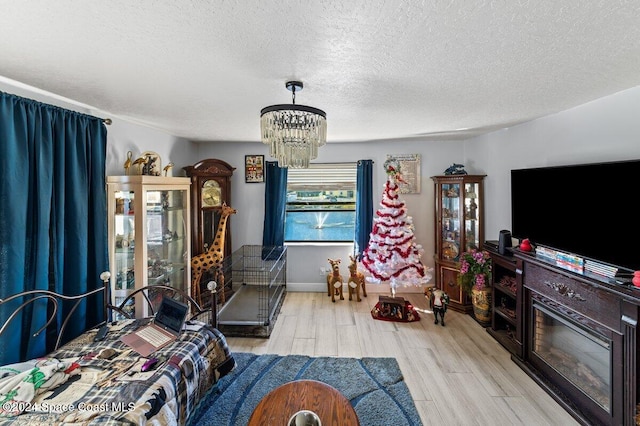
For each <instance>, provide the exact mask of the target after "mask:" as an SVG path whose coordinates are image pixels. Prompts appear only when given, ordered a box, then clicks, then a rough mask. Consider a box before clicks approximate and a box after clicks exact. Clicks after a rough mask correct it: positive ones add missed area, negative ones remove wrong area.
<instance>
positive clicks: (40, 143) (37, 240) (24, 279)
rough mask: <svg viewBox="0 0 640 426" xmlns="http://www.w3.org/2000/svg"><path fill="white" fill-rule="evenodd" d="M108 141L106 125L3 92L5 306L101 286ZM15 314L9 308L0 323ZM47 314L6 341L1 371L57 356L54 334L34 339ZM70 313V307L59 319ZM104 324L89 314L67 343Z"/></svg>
mask: <svg viewBox="0 0 640 426" xmlns="http://www.w3.org/2000/svg"><path fill="white" fill-rule="evenodd" d="M106 139H107V130H106V127H105V125H104V124H103V122H102V120H101V119H99V118H96V117H91V116H88V115H84V114H80V113H77V112H73V111H69V110H65V109H62V108H58V107H55V106H52V105H46V104H43V103H40V102H36V101H33V100H29V99H25V98H21V97H18V96H15V95H10V94H6V93H2V92H0V298H5V297H7V296H9V295H12V294H15V293H19V292H21V291H25V290H35V289H44V290H51V291H56V292H59V293H63V294H66V295H76V294H79V293H82V292H85V291H88V290H93V289H95V288H97V287H99V286H101V285H102V283H101V281H100V279H99V275H100V273H101V272H102V271H104V270H107V269H108V252H107V218H106V215H107V206H106V190H105V158H106ZM17 305H18V303H16V305H15V306H17ZM5 308H6V309H5ZM12 308H13V307H12V306H8V307H7V306H4V307H3V309H2V312H0V323H4V322H5V321H6V320H7V318H8V316H9V314H10V313H11V312H12V311H13V309H12ZM47 309H51V306H48V305H47V302H46V301H44V300H43V301H38V302H36V304H35V305H31V307H30V308H29V309H27V310H24V311H23V313H22V314H21V315H20V316H18V317H17V318H15V319H14V320H13V321H12V323H11V327H10V329H9V330H7V332H5V333H4V334H3V335H2V336H0V365H1V364H7V363H12V362H17V361H20V360H24V359H31V358H34V357H39V356H42V355H44V354H46V353H47V352H49V351H50V350H51V349H52V348H53V345H54V344H55V341H56V339H57V337H58V329H56V328H55V327H54V328H53V329H48V330H47V332H46V333H41V334H40V335H39V336H38V337H37V338H29V335H31V334H33V333H34V332H35V331H37V330H38V329H40V328H41V327H42V326H43V325H44V324H45V320H46V317H47ZM69 309H70V305H64V306H62V309H60V310H59V312H58V316H59V318H61V317H63V316H64V315H65V314H66V312H68V310H69ZM103 314H104V311H103V301H102V300H97V298H96V303H95V305H91V306H86V304H83V305H82V306H80V307H79V309H78V310H77V311H76V313H75V314H74V316H73V319H72V321H71V323H70V324H69V326H68V327H67V328H68V330H67V332H66V333H65V337H64V340H65V341H67V340H69V339H71V338H73V337H75V336H77V335H78V334H80V333H82V332H83V331H84V330H85V329H86V328H88V327H91V326H93V325H95V324H96V323H98V322H99V321H101V320H102V318H103Z"/></svg>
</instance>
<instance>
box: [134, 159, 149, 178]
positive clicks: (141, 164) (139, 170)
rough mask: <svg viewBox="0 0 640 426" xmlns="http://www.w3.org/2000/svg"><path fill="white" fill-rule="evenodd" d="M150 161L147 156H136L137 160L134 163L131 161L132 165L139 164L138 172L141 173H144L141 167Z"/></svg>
mask: <svg viewBox="0 0 640 426" xmlns="http://www.w3.org/2000/svg"><path fill="white" fill-rule="evenodd" d="M148 161H149V160H148V158H147V157H138V158H136V160H135V161H134V162H133V163H131V165H132V166H138V174H139V175H141V174H143V173H142V170H141V168H142V167H143V166H144V165H145V164H147V162H148Z"/></svg>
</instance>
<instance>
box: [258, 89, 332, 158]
mask: <svg viewBox="0 0 640 426" xmlns="http://www.w3.org/2000/svg"><path fill="white" fill-rule="evenodd" d="M286 87H287V89H289V90H290V91H291V93H292V103H291V104H280V105H271V106H268V107H266V108H262V111H260V131H261V133H262V143H264V144H267V145H269V155H270V156H272V157H273V158H276V159H277V160H278V166H280V167H291V168H296V169H304V168H307V167H309V161H310V160H313V159H315V158H316V157H317V156H318V147H320V146H322V145H324V144H325V143H327V115H326V114H325V112H324V111H322V110H320V109H318V108H313V107H310V106H306V105H296V90H298V91H300V90H302V82H301V81H288V82H287V83H286Z"/></svg>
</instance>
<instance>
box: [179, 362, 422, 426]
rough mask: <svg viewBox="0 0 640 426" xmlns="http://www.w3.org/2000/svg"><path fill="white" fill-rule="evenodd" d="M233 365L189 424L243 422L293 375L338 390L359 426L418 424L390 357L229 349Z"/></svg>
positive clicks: (220, 425)
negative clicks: (309, 354) (357, 420)
mask: <svg viewBox="0 0 640 426" xmlns="http://www.w3.org/2000/svg"><path fill="white" fill-rule="evenodd" d="M233 357H234V358H235V360H236V363H237V366H236V368H235V370H234V371H232V372H231V373H229V374H228V375H227V376H225V377H223V378H222V379H220V381H219V382H218V384H217V386H216V387H215V388H214V389H213V390H212V391H211V392H210V393H209V394H208V395H207V397H206V398H204V399H203V400H202V401H201V402H200V405H199V407H198V408H197V409H196V412H195V414H194V415H192V417H191V420H190V422H189V425H190V426H206V425H211V426H213V425H215V426H245V425H246V424H247V423H248V422H249V417H251V413H252V412H253V409H254V408H255V407H256V405H258V403H259V402H260V400H261V399H262V398H263V397H264V396H265V395H266V394H267V393H269V392H270V391H271V390H273V389H275V388H276V387H278V386H280V385H283V384H285V383H287V382H290V381H292V380H302V379H308V380H319V381H321V382H324V383H326V384H328V385H331V386H333V387H334V388H336V389H337V390H339V391H340V392H341V393H342V394H343V395H344V396H345V397H346V398H347V399H349V401H351V405H352V406H353V408H354V409H355V410H356V413H357V414H358V418H359V420H360V424H361V425H362V426H377V425H379V426H389V425H394V426H402V425H408V426H419V425H422V422H421V421H420V416H419V415H418V411H417V410H416V407H415V405H414V403H413V400H412V399H411V395H410V394H409V389H408V388H407V385H406V383H405V382H404V379H403V377H402V373H401V372H400V368H399V366H398V362H397V361H396V360H395V358H362V359H355V358H332V357H318V358H314V357H308V356H302V355H288V356H279V355H255V354H250V353H234V354H233Z"/></svg>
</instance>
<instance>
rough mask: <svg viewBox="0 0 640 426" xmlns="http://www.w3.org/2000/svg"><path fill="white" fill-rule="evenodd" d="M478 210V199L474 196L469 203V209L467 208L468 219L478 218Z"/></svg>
mask: <svg viewBox="0 0 640 426" xmlns="http://www.w3.org/2000/svg"><path fill="white" fill-rule="evenodd" d="M477 210H478V205H477V204H476V201H475V200H474V199H473V198H472V199H471V202H470V203H469V209H468V210H467V219H477V218H478V217H477V216H476V212H477Z"/></svg>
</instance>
